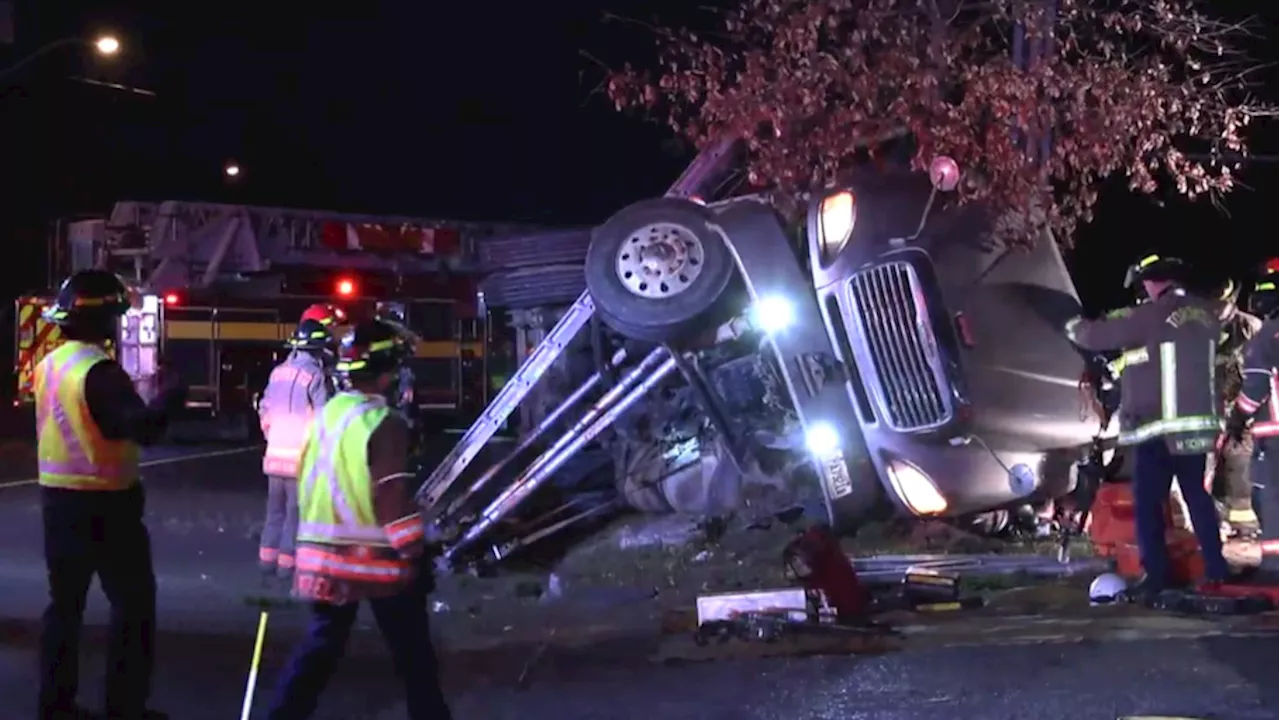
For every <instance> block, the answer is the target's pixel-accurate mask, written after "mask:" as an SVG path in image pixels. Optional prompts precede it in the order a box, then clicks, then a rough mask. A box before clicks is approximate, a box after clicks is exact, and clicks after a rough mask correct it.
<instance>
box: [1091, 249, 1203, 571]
mask: <svg viewBox="0 0 1280 720" xmlns="http://www.w3.org/2000/svg"><path fill="white" fill-rule="evenodd" d="M1184 267H1185V266H1184V265H1183V264H1182V263H1181V262H1179V261H1177V260H1175V259H1171V258H1170V259H1165V258H1161V257H1159V256H1156V255H1152V256H1148V257H1146V258H1143V260H1142V261H1141V262H1139V263H1138V264H1136V265H1134V266H1133V267H1132V268H1130V271H1129V277H1128V278H1127V281H1126V282H1127V283H1129V284H1134V283H1141V285H1142V288H1143V290H1144V292H1145V293H1146V295H1147V296H1148V297H1149V298H1150V302H1146V303H1142V304H1140V305H1136V306H1134V307H1130V308H1125V309H1123V310H1119V311H1116V312H1114V313H1112V314H1110V315H1108V316H1107V317H1106V318H1103V319H1101V320H1085V319H1083V318H1079V317H1077V318H1075V319H1073V320H1071V321H1070V322H1069V323H1067V328H1066V330H1067V335H1068V336H1069V337H1070V338H1071V340H1072V342H1074V343H1075V344H1076V345H1079V346H1080V347H1082V348H1084V349H1086V350H1091V351H1094V352H1103V351H1108V350H1121V351H1123V352H1124V355H1123V357H1122V360H1123V374H1122V377H1121V383H1120V393H1121V400H1120V411H1119V412H1120V436H1119V438H1118V443H1119V444H1121V445H1131V446H1134V473H1133V475H1134V477H1133V497H1134V525H1135V529H1136V532H1137V535H1138V550H1139V553H1140V554H1141V557H1142V565H1143V569H1144V571H1145V575H1146V576H1145V577H1144V578H1143V579H1142V581H1140V582H1139V584H1138V586H1137V587H1135V588H1134V592H1135V594H1137V595H1140V596H1148V597H1149V596H1151V595H1154V594H1157V593H1159V592H1160V591H1161V590H1163V589H1164V588H1165V586H1166V583H1167V580H1168V577H1167V576H1168V573H1167V566H1168V556H1167V553H1166V550H1165V544H1164V532H1165V528H1164V513H1165V503H1166V502H1167V501H1168V499H1169V489H1170V486H1171V485H1172V482H1173V479H1174V478H1175V477H1176V478H1177V479H1178V485H1179V487H1180V489H1181V491H1182V497H1183V500H1184V501H1185V502H1186V505H1187V510H1188V513H1189V514H1190V515H1191V524H1192V527H1193V528H1194V529H1195V534H1196V537H1197V539H1198V540H1199V542H1200V549H1201V554H1202V556H1203V558H1204V568H1205V576H1206V579H1207V580H1209V581H1212V582H1221V581H1224V580H1226V579H1227V575H1228V567H1227V563H1226V560H1225V559H1224V558H1223V556H1222V538H1221V536H1220V535H1219V529H1218V517H1217V508H1216V507H1215V506H1214V504H1213V498H1212V497H1211V496H1210V495H1209V493H1208V491H1206V490H1205V488H1204V484H1203V478H1204V472H1205V461H1206V456H1207V453H1208V452H1209V451H1210V450H1211V449H1213V447H1214V444H1215V442H1216V440H1217V437H1218V434H1219V430H1220V422H1219V406H1218V403H1217V399H1216V397H1215V395H1214V389H1215V388H1214V377H1213V373H1214V366H1213V363H1214V352H1215V349H1216V347H1217V343H1218V335H1219V333H1220V332H1221V331H1222V323H1221V321H1220V320H1219V317H1218V308H1217V307H1216V306H1215V305H1214V304H1213V303H1212V302H1210V301H1208V300H1205V299H1201V298H1197V297H1195V296H1193V295H1191V294H1189V293H1188V292H1187V291H1186V290H1185V289H1183V287H1182V286H1181V283H1180V280H1181V277H1182V275H1183V272H1184Z"/></svg>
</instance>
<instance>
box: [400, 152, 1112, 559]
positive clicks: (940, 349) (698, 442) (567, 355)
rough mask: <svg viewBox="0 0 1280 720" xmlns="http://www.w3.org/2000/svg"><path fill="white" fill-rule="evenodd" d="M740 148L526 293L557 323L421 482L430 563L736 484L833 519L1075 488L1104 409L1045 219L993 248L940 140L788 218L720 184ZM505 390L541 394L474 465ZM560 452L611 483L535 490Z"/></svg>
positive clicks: (504, 416)
mask: <svg viewBox="0 0 1280 720" xmlns="http://www.w3.org/2000/svg"><path fill="white" fill-rule="evenodd" d="M737 150H738V148H737V146H736V145H735V144H734V143H729V142H726V143H723V144H721V145H719V146H715V147H712V148H709V149H707V150H705V151H704V152H703V153H702V154H700V155H699V157H698V158H697V159H696V160H695V161H694V163H693V164H692V165H690V167H689V168H688V169H687V170H686V171H685V173H684V175H682V176H681V178H680V179H679V180H678V181H677V182H676V184H675V185H674V186H672V188H671V189H670V191H669V192H668V194H667V195H666V196H665V197H663V198H660V199H654V200H647V201H643V202H639V203H636V204H634V205H632V206H630V207H628V208H626V209H624V210H622V211H620V212H618V213H617V214H615V215H614V216H613V217H611V218H609V219H608V220H607V221H606V222H605V223H604V224H602V225H600V226H598V227H596V228H594V229H593V230H592V232H591V234H590V243H589V246H588V247H587V248H586V252H585V259H584V260H583V268H584V270H585V272H584V274H585V286H586V290H585V292H583V293H582V294H581V295H580V296H579V297H577V299H576V301H574V302H572V303H571V304H569V305H568V306H567V307H562V308H558V309H557V308H549V307H543V308H537V309H536V311H534V312H533V314H534V315H540V316H542V317H543V318H545V319H546V320H547V322H548V324H549V325H550V327H549V328H548V329H546V331H545V332H541V333H539V334H538V335H537V337H538V338H539V340H540V342H538V343H537V345H536V347H533V348H532V349H531V350H530V351H529V352H528V353H527V357H525V358H524V359H523V362H522V363H521V364H520V367H519V369H518V370H517V371H516V372H515V373H514V375H512V376H511V378H510V379H509V380H508V381H507V383H506V384H505V386H504V387H503V388H502V390H501V391H500V392H499V393H498V394H497V396H496V397H495V398H494V400H493V401H492V403H490V405H489V407H488V408H487V409H486V411H485V412H484V413H483V414H482V415H481V417H480V418H479V419H478V420H477V421H476V422H475V424H474V425H473V426H472V427H471V428H470V429H469V431H468V432H467V433H466V434H465V435H464V436H463V437H462V439H461V441H460V442H459V443H458V444H457V446H456V447H455V448H454V449H453V451H452V452H451V453H450V454H449V455H448V457H447V458H446V459H445V460H444V461H443V462H442V463H441V464H439V465H438V466H436V467H435V468H434V469H433V470H432V471H431V472H430V474H429V477H427V478H426V480H425V482H424V483H423V485H422V487H421V489H420V491H419V501H420V502H421V504H422V505H423V507H424V508H425V509H426V513H427V516H428V517H429V524H430V525H431V526H432V527H433V529H435V530H437V531H439V533H440V537H441V538H442V540H443V542H444V547H445V551H444V557H445V559H446V560H447V561H449V562H451V563H452V564H454V565H455V566H464V565H472V564H475V563H485V562H492V561H495V560H500V559H502V558H505V557H507V556H508V555H510V554H511V553H512V552H514V551H515V550H517V549H518V548H521V547H524V546H527V545H529V544H531V543H532V542H535V541H537V540H539V539H541V538H544V537H546V536H548V535H550V534H553V533H555V532H557V531H559V530H561V529H564V528H567V527H572V526H575V525H578V524H580V523H583V522H585V521H587V520H588V519H589V518H591V517H599V516H600V515H601V514H605V513H608V512H610V511H612V510H614V509H617V508H619V507H625V506H630V507H632V508H636V509H640V510H644V511H651V512H652V511H672V510H675V511H683V512H691V513H703V514H706V513H712V512H717V511H721V510H732V509H733V508H734V507H735V505H736V504H737V503H738V502H740V498H741V494H742V490H743V486H744V484H751V483H763V484H784V485H785V484H792V485H794V484H795V483H805V482H808V483H810V484H811V485H812V486H815V487H816V488H818V489H820V491H821V498H822V503H821V505H822V512H823V513H824V514H825V518H824V519H825V520H826V521H828V522H830V523H831V524H832V525H833V526H834V527H835V528H836V529H837V530H840V531H843V532H850V531H853V530H855V529H856V528H857V527H858V526H859V525H860V524H862V523H864V522H865V521H867V520H868V519H869V518H872V517H875V516H877V515H880V516H883V515H884V514H886V513H896V514H900V515H907V516H936V517H961V516H972V515H974V514H978V513H985V512H990V511H993V510H996V511H998V510H1001V509H1005V508H1010V507H1014V506H1020V505H1025V504H1029V503H1036V502H1039V501H1044V500H1048V499H1052V498H1055V497H1058V496H1061V495H1064V494H1066V493H1068V492H1070V491H1071V490H1072V489H1073V487H1074V485H1075V480H1076V473H1077V472H1078V464H1079V463H1080V462H1081V461H1082V460H1084V459H1085V455H1086V454H1087V452H1088V450H1089V448H1090V447H1091V443H1092V441H1093V439H1094V437H1095V435H1096V434H1097V433H1098V430H1099V428H1098V423H1097V421H1096V420H1095V419H1093V418H1091V417H1089V416H1088V415H1087V414H1084V413H1082V412H1081V403H1080V398H1079V386H1078V383H1079V379H1080V377H1081V375H1082V372H1083V371H1084V370H1085V361H1084V359H1083V358H1082V357H1081V356H1080V354H1079V353H1078V352H1077V351H1076V349H1075V348H1074V347H1073V346H1072V345H1071V344H1070V343H1069V342H1068V341H1067V339H1066V338H1065V337H1064V335H1063V333H1062V331H1061V328H1062V327H1063V324H1064V323H1065V321H1066V320H1067V319H1068V318H1070V317H1071V316H1073V315H1075V314H1077V313H1078V312H1079V307H1080V304H1079V299H1078V296H1077V295H1076V292H1075V288H1074V286H1073V284H1072V282H1071V278H1070V276H1069V275H1068V273H1067V270H1066V266H1065V264H1064V263H1063V260H1062V256H1061V254H1060V251H1059V249H1058V247H1057V246H1056V244H1055V243H1054V242H1053V240H1052V238H1050V237H1047V236H1046V237H1044V238H1042V239H1039V240H1038V241H1037V242H1034V243H1031V244H1030V245H1031V249H1030V250H1010V249H1006V248H1003V247H999V246H995V245H993V244H992V243H991V242H990V241H989V236H990V234H989V232H988V228H989V226H988V219H987V218H986V216H985V215H984V214H983V213H982V212H981V211H980V209H977V208H972V207H966V206H958V207H944V205H945V203H942V202H940V201H939V197H940V195H941V194H943V193H946V192H949V191H952V190H954V189H955V188H956V184H957V182H958V180H959V175H960V170H959V168H958V167H956V165H955V163H954V162H953V161H951V160H950V159H948V158H939V159H938V160H936V161H935V162H934V163H933V165H932V167H931V169H930V173H929V174H928V176H926V175H925V174H923V173H911V172H907V171H905V170H904V171H893V170H884V169H876V170H868V171H865V172H861V173H855V174H854V175H853V176H852V177H851V178H850V179H849V181H848V182H847V183H846V184H844V185H843V186H840V187H836V188H832V189H830V190H828V191H826V192H824V193H822V194H821V195H819V196H816V197H813V198H811V199H810V201H809V206H808V209H807V216H806V218H805V220H804V221H803V222H800V223H790V224H789V223H788V222H786V220H784V218H783V216H782V215H781V214H780V213H779V211H778V210H777V209H776V208H775V207H774V206H773V205H772V204H771V203H770V202H769V199H768V197H767V196H758V195H757V196H739V197H720V196H719V195H724V194H725V193H724V192H723V190H724V189H726V188H729V187H731V185H732V183H731V182H727V178H730V177H732V176H733V173H734V171H735V170H736V169H737V155H736V153H737ZM789 225H791V226H793V227H791V228H789ZM529 314H530V311H529V310H528V309H527V308H526V309H525V310H522V311H521V312H520V313H519V315H520V316H521V317H527V316H528V315H529ZM552 319H554V324H553V325H551V324H550V321H551V320H552ZM548 375H555V376H556V378H555V381H556V383H557V387H556V389H555V390H554V391H553V392H551V393H550V399H549V400H548V393H546V392H543V393H541V394H539V393H538V392H537V386H538V384H539V381H540V380H543V379H544V378H545V377H546V376H548ZM538 398H541V399H540V400H539V399H538ZM522 402H527V403H528V404H530V405H538V407H537V408H536V409H534V410H533V411H532V412H526V413H525V414H524V418H525V423H524V425H523V428H522V433H521V437H520V439H519V442H518V443H517V444H516V447H515V448H514V450H512V451H510V452H508V453H506V454H505V455H504V456H502V457H500V458H498V459H496V461H494V462H490V463H488V464H487V466H485V467H474V468H472V467H469V466H471V465H472V463H473V461H475V460H476V459H477V458H478V457H479V456H480V455H481V450H482V448H484V447H485V445H486V444H487V443H488V442H489V441H490V440H491V439H492V438H493V436H494V434H495V433H496V432H497V431H498V430H499V428H501V427H502V426H503V425H504V424H505V423H507V421H508V419H509V418H510V417H511V416H512V414H513V412H514V411H515V410H516V409H517V406H519V405H520V404H521V403H522ZM574 412H577V413H578V416H577V417H576V418H574V417H572V414H573V413H574ZM530 457H532V460H531V461H529V459H530ZM566 474H567V475H571V476H573V477H575V478H576V477H581V476H584V475H593V476H595V477H597V479H598V478H599V476H601V475H605V476H607V477H608V479H609V482H608V483H606V485H607V486H608V488H607V489H606V491H605V493H604V494H605V495H606V496H607V497H606V498H605V499H603V500H601V498H600V497H596V498H595V500H594V501H592V502H588V503H575V502H573V501H569V502H566V503H564V504H562V505H561V504H556V503H553V504H551V505H548V504H546V503H542V504H539V502H538V500H537V497H538V495H539V493H538V491H539V489H540V488H543V487H545V486H547V485H548V484H553V483H554V484H558V483H559V481H558V480H557V476H564V475H566Z"/></svg>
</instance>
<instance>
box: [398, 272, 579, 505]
mask: <svg viewBox="0 0 1280 720" xmlns="http://www.w3.org/2000/svg"><path fill="white" fill-rule="evenodd" d="M595 312H596V305H595V303H594V302H592V300H591V296H590V295H588V294H587V293H586V292H583V293H582V295H579V296H578V299H577V300H575V301H574V303H573V305H572V306H571V307H570V308H569V310H568V312H566V313H565V314H564V316H563V317H561V318H560V321H559V322H557V323H556V324H555V327H553V328H551V332H549V333H547V336H546V338H544V339H543V340H542V342H541V343H538V347H536V348H534V351H533V353H532V354H530V355H529V359H528V360H527V361H526V362H525V363H524V364H523V365H521V366H520V369H518V370H516V373H515V375H513V376H512V377H511V379H510V380H508V381H507V383H506V384H505V385H503V386H502V390H500V391H498V395H497V396H496V397H494V399H493V402H491V403H489V407H487V408H485V410H484V412H483V413H482V414H481V415H480V417H479V418H478V419H477V420H476V421H475V423H474V424H472V426H471V427H470V428H469V429H468V430H467V432H466V434H465V435H463V436H462V439H461V440H459V441H458V444H457V445H455V446H454V448H453V450H451V451H450V452H449V454H448V455H447V456H446V457H445V459H444V461H442V462H441V463H440V465H438V466H437V467H436V469H435V470H434V471H433V472H432V473H431V475H430V476H429V477H428V478H427V480H426V482H424V483H423V484H422V488H421V489H419V490H418V504H419V505H421V506H423V507H425V508H428V509H429V508H432V507H434V506H435V505H436V503H438V502H440V498H441V497H443V496H444V494H445V493H446V492H448V490H449V488H450V487H452V486H453V484H454V483H455V482H457V480H458V478H459V477H461V476H462V473H463V471H465V470H466V469H467V466H468V465H470V464H471V461H472V460H474V459H475V457H476V455H478V454H479V453H480V450H481V449H482V448H483V447H484V446H485V445H486V444H487V443H488V442H489V441H490V440H491V439H493V436H494V434H495V433H497V432H498V429H499V428H501V427H502V426H503V424H504V423H506V422H507V418H509V417H510V416H511V413H513V412H515V409H516V407H517V406H518V405H519V404H520V403H521V401H523V400H524V399H525V397H527V396H528V395H529V392H530V391H531V390H533V388H534V386H535V385H537V384H538V381H539V380H541V379H542V376H543V375H545V374H546V372H547V370H548V369H549V368H550V367H551V365H552V364H553V363H555V361H556V359H557V358H559V357H560V355H561V353H563V352H564V349H565V348H566V347H568V345H569V343H570V342H572V341H573V338H574V337H575V336H577V334H578V333H579V332H580V331H581V330H582V328H584V327H586V325H587V323H588V322H589V321H590V320H591V316H592V315H594V314H595Z"/></svg>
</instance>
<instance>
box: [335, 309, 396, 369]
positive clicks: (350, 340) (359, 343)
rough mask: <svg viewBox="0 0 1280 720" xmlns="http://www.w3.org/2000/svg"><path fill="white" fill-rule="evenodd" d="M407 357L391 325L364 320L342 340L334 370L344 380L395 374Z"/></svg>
mask: <svg viewBox="0 0 1280 720" xmlns="http://www.w3.org/2000/svg"><path fill="white" fill-rule="evenodd" d="M408 354H409V351H408V344H407V343H406V342H405V338H404V337H403V336H402V335H401V334H400V332H399V331H398V330H397V329H396V327H395V326H394V325H392V324H391V323H387V322H383V321H381V320H367V321H365V322H362V323H360V324H358V325H356V326H355V328H353V329H352V330H351V331H350V332H348V333H347V334H346V336H345V337H343V338H342V342H341V343H340V344H339V345H338V365H337V367H336V368H335V370H337V372H338V374H339V375H341V376H343V377H345V378H348V379H355V378H373V377H377V376H379V375H383V374H385V373H391V372H395V371H396V370H397V369H398V368H399V367H400V365H401V363H403V362H404V359H405V358H406V357H407V356H408Z"/></svg>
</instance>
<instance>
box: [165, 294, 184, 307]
mask: <svg viewBox="0 0 1280 720" xmlns="http://www.w3.org/2000/svg"><path fill="white" fill-rule="evenodd" d="M181 300H182V298H180V297H178V293H165V295H164V304H165V305H177V304H178V303H179V302H181Z"/></svg>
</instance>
